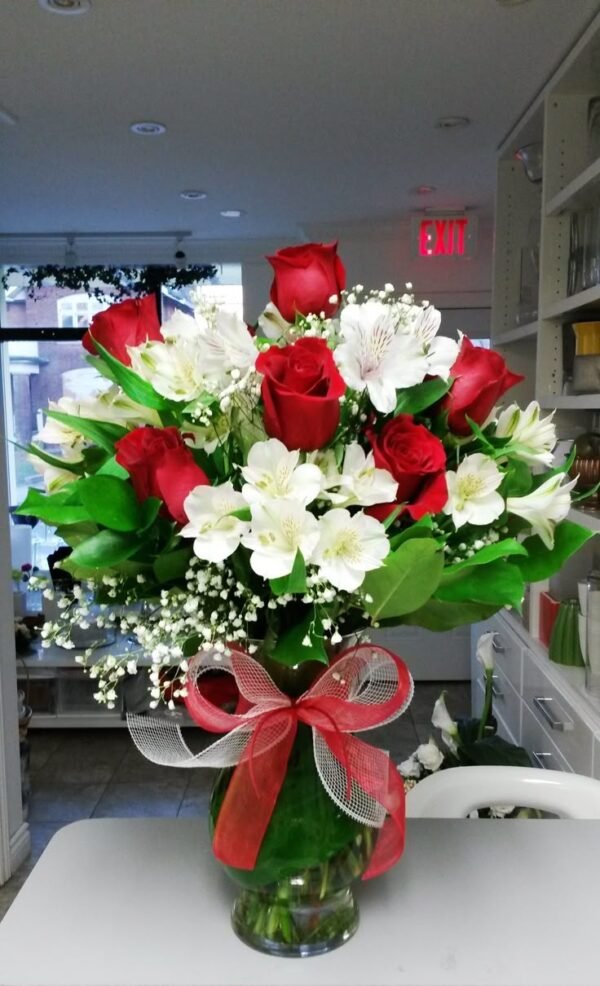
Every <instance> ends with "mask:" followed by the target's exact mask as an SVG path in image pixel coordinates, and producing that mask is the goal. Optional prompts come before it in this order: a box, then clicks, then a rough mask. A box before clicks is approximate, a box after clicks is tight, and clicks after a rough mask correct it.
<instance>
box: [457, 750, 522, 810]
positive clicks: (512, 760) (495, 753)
mask: <svg viewBox="0 0 600 986" xmlns="http://www.w3.org/2000/svg"><path fill="white" fill-rule="evenodd" d="M461 753H464V754H465V755H466V756H467V757H468V758H469V760H470V761H471V762H472V763H473V764H483V765H486V766H487V765H488V764H489V765H490V766H494V767H497V766H499V765H502V764H504V765H505V766H507V767H531V766H532V764H531V760H530V758H529V754H528V753H527V751H526V750H524V749H523V747H522V746H515V745H514V743H508V742H507V741H506V740H504V739H502V737H501V736H497V735H494V736H485V737H484V738H483V739H480V740H476V741H475V743H468V744H465V745H464V746H463V747H462V748H461ZM486 807H488V806H486Z"/></svg>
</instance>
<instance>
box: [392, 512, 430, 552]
mask: <svg viewBox="0 0 600 986" xmlns="http://www.w3.org/2000/svg"><path fill="white" fill-rule="evenodd" d="M432 536H433V532H432V520H431V514H425V516H424V517H421V519H420V520H417V521H416V522H415V523H414V524H411V525H410V527H405V528H404V530H403V531H398V533H397V534H393V535H392V536H391V538H390V551H395V550H396V548H399V547H400V545H401V544H404V542H405V541H411V540H412V539H413V538H430V537H432Z"/></svg>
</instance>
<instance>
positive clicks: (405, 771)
mask: <svg viewBox="0 0 600 986" xmlns="http://www.w3.org/2000/svg"><path fill="white" fill-rule="evenodd" d="M398 770H399V771H400V773H401V774H402V776H403V777H415V778H417V779H418V778H419V777H420V776H421V764H420V763H419V761H418V760H417V757H416V754H415V753H413V754H412V755H411V756H410V757H408V759H407V760H403V761H402V763H401V764H400V765H399V766H398Z"/></svg>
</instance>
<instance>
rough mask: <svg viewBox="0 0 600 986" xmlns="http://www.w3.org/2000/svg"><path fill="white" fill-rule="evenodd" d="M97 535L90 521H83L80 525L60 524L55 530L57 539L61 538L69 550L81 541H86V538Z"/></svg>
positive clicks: (94, 526) (95, 528)
mask: <svg viewBox="0 0 600 986" xmlns="http://www.w3.org/2000/svg"><path fill="white" fill-rule="evenodd" d="M97 533H98V528H97V527H96V525H95V524H94V523H92V521H91V520H89V521H85V520H84V521H82V522H81V523H80V524H61V525H60V526H59V527H57V528H56V534H57V537H59V538H61V539H62V540H63V541H64V542H65V543H66V544H68V545H69V546H70V547H71V548H75V547H76V546H77V545H78V544H81V542H82V541H87V540H88V538H90V537H92V535H93V534H97Z"/></svg>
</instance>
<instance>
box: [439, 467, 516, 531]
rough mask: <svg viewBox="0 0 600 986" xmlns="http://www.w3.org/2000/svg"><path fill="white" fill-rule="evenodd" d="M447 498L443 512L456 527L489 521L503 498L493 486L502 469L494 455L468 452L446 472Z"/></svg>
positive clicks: (498, 509)
mask: <svg viewBox="0 0 600 986" xmlns="http://www.w3.org/2000/svg"><path fill="white" fill-rule="evenodd" d="M446 482H447V484H448V502H447V503H446V506H445V507H444V508H443V509H444V513H445V514H452V521H453V523H454V526H455V527H456V529H457V530H458V528H459V527H462V525H463V524H491V522H492V521H493V520H496V519H497V518H498V517H499V516H500V514H501V513H502V512H503V510H504V500H503V499H502V497H501V496H500V494H499V493H496V490H497V489H498V487H499V486H500V483H501V482H502V473H501V472H500V470H499V469H498V466H497V465H496V463H495V462H494V460H493V459H490V457H489V456H488V455H483V454H482V453H481V452H475V454H474V455H467V456H465V458H464V459H463V460H462V462H461V463H460V465H459V467H458V469H457V470H456V472H452V471H450V472H447V473H446Z"/></svg>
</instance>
